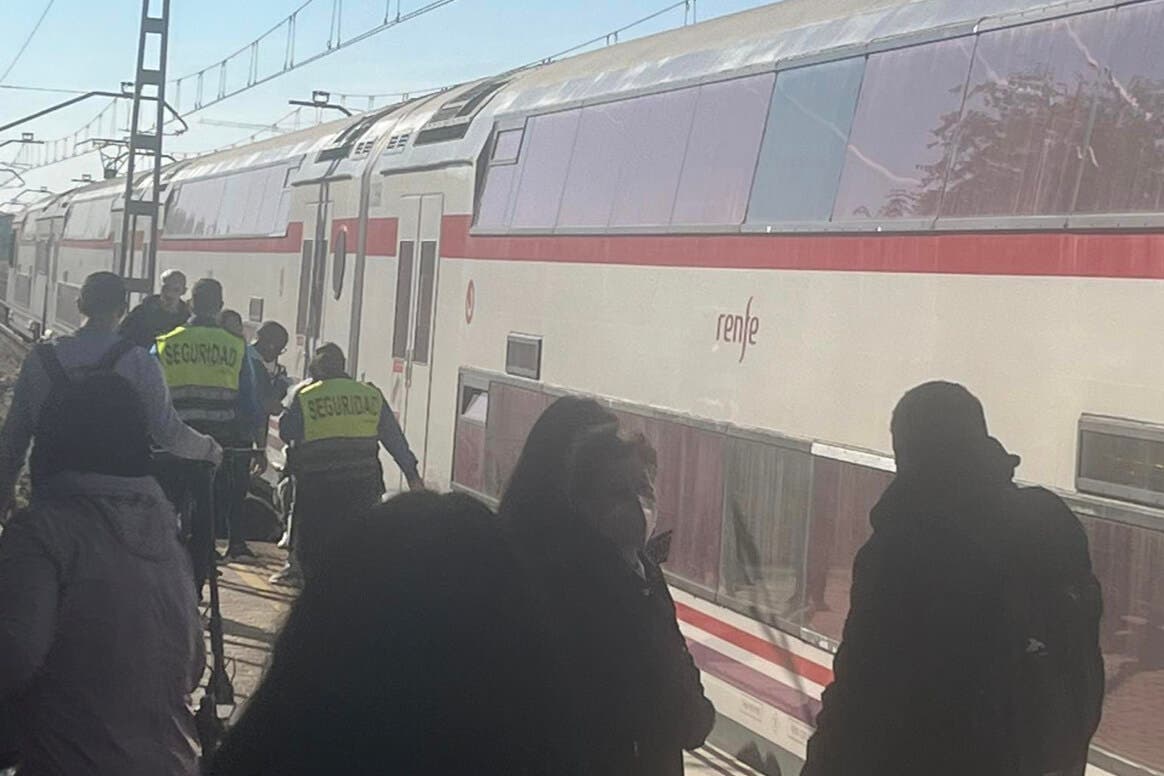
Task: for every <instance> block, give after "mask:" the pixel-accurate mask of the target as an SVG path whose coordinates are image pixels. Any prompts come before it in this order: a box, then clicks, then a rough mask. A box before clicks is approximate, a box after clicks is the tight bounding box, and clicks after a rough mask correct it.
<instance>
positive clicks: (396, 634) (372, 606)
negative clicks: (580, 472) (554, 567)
mask: <svg viewBox="0 0 1164 776" xmlns="http://www.w3.org/2000/svg"><path fill="white" fill-rule="evenodd" d="M341 527H342V531H341V535H340V536H338V537H337V541H336V543H335V544H334V545H333V546H334V549H335V551H336V557H335V561H336V562H335V563H330V564H326V565H324V566H323V567H321V569H320V573H319V574H318V575H317V576H314V577H311V578H310V579H309V580H308V582H307V585H306V587H305V589H304V590H303V592H302V593H301V594H300V596H299V598H298V599H297V600H296V602H295V603H294V605H293V606H292V609H291V613H290V615H289V617H288V619H287V622H286V624H285V625H284V627H283V629H282V632H281V633H280V634H279V637H278V639H277V640H276V642H275V645H274V650H273V655H272V660H271V664H270V666H269V668H268V670H267V673H266V675H265V676H264V677H263V681H262V683H261V684H260V685H259V687H258V689H257V690H256V692H255V694H254V696H253V697H252V698H251V700H250V701H249V702H248V703H247V705H246V706H245V707H244V708H243V710H242V714H241V717H240V718H239V720H238V721H237V722H236V723H235V724H234V726H233V727H232V728H231V729H230V730H229V731H228V732H227V735H226V738H225V739H224V741H223V743H222V745H221V746H220V748H219V749H218V751H217V752H216V753H215V754H214V755H213V756H212V757H211V758H210V761H209V764H208V766H207V768H206V773H208V774H211V775H212V776H315V775H316V774H344V775H345V776H360V775H361V774H369V776H370V775H372V774H383V773H399V774H409V776H448V774H457V773H473V774H487V775H490V776H559V774H568V773H569V771H568V770H567V769H564V768H562V767H561V765H560V764H559V763H556V762H554V761H553V760H552V759H551V758H550V756H549V754H548V751H547V749H546V741H547V738H548V736H547V735H546V732H545V730H544V726H545V725H546V724H548V721H549V720H550V719H551V718H552V717H553V710H552V709H551V708H550V707H549V706H548V705H547V704H546V703H545V702H544V699H545V697H546V696H545V687H546V681H545V676H544V673H543V672H542V671H541V670H540V669H539V666H541V665H543V664H544V655H543V654H542V653H541V652H540V649H541V642H540V641H539V640H538V638H537V634H536V632H535V630H534V628H533V627H532V625H531V622H530V618H529V616H528V615H529V610H530V607H531V605H532V604H531V603H530V593H529V591H528V589H527V588H526V587H525V586H524V584H523V580H522V578H521V576H520V574H519V573H518V572H517V567H516V563H515V561H514V559H513V557H512V555H511V554H510V552H509V549H508V547H507V546H506V544H505V540H504V537H503V536H502V535H501V532H500V531H499V530H498V527H497V524H496V521H495V520H494V519H493V515H492V513H490V512H489V510H488V509H487V508H486V507H484V506H483V505H481V504H480V503H479V502H477V501H475V500H473V499H472V498H470V497H468V496H464V495H459V494H450V495H437V494H435V493H428V492H413V493H407V494H403V495H400V496H397V497H396V498H393V499H392V500H391V501H389V502H387V503H386V504H382V505H378V506H377V507H375V508H374V509H373V510H372V511H371V512H369V513H367V514H366V515H364V516H363V517H361V518H358V519H352V520H344V521H341Z"/></svg>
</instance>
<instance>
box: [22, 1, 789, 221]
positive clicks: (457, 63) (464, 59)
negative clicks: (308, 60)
mask: <svg viewBox="0 0 1164 776" xmlns="http://www.w3.org/2000/svg"><path fill="white" fill-rule="evenodd" d="M154 2H155V3H156V4H160V0H154ZM301 2H302V0H172V2H171V26H170V57H169V72H170V76H171V77H176V76H179V75H185V74H187V73H189V72H191V71H195V70H199V69H201V68H203V67H205V66H207V65H210V64H212V63H214V62H216V61H218V60H221V59H222V58H223V57H224V56H225V55H227V54H229V53H231V52H232V51H234V50H235V49H237V48H239V47H241V46H243V45H245V44H246V43H248V42H249V41H250V40H252V39H253V38H255V37H256V36H258V35H259V34H261V33H263V32H265V31H266V30H267V29H268V28H270V27H271V26H273V25H274V24H275V23H276V22H277V21H278V20H279V19H281V18H282V17H285V16H286V15H287V14H288V13H290V12H291V11H292V10H294V9H295V8H296V7H297V6H299V5H300V4H301ZM385 2H386V0H345V1H344V2H343V8H344V14H343V19H342V26H341V31H342V34H343V36H344V37H345V38H346V37H350V36H351V34H352V33H353V32H354V31H356V30H359V29H364V28H366V27H368V26H371V23H374V22H375V20H377V19H381V20H382V19H383V16H384V11H385ZM388 2H390V3H391V6H392V9H393V12H394V11H395V8H396V3H397V0H388ZM765 2H767V0H698V2H697V8H698V14H699V18H700V19H707V18H711V17H713V16H720V15H722V14H726V13H733V12H736V11H740V10H744V9H746V8H752V7H755V6H758V5H763V4H765ZM46 3H47V0H3V2H0V30H2V31H3V35H2V39H3V41H4V42H3V43H2V44H0V73H2V72H3V71H4V70H5V69H7V67H8V64H9V62H10V61H11V60H12V57H13V56H14V55H15V53H16V49H17V47H18V46H19V44H20V43H21V42H22V41H23V40H24V38H25V36H26V35H27V34H28V31H29V30H31V29H32V27H33V25H34V24H35V23H36V20H37V18H38V17H39V16H40V14H41V12H42V11H43V10H44V7H45V4H46ZM401 3H402V6H403V10H404V11H405V12H408V11H409V10H410V9H414V8H417V7H420V6H422V5H424V4H425V3H426V0H401ZM669 4H670V3H669V1H668V0H525V1H523V0H456V1H455V2H453V3H452V4H451V5H448V6H446V7H444V8H441V9H438V10H436V11H433V12H431V13H429V14H427V15H425V16H422V17H420V18H417V19H414V20H412V21H409V22H407V23H405V24H402V25H400V26H398V27H395V28H392V29H388V30H385V31H384V32H382V33H380V34H379V35H377V36H375V37H372V38H370V39H368V40H365V41H363V42H361V43H358V44H356V45H354V46H352V47H350V48H348V49H345V50H343V51H339V52H337V53H334V54H332V55H331V56H329V57H327V58H325V59H323V60H321V61H319V62H315V63H313V64H311V65H307V66H306V67H304V68H301V69H299V70H296V71H293V72H291V73H288V74H286V75H283V76H282V77H280V78H277V79H275V80H274V81H272V82H270V83H268V84H265V85H263V86H260V87H257V88H255V89H253V90H251V91H249V92H247V93H245V94H242V95H239V96H237V97H235V98H233V99H231V100H229V101H227V102H224V103H221V104H219V105H216V106H212V107H209V108H206V109H204V110H203V111H201V112H199V113H198V114H195V115H194V116H192V117H191V118H190V125H191V131H190V132H189V133H187V134H186V135H184V136H182V137H179V138H168V139H167V144H168V148H170V149H172V150H183V151H200V150H205V149H210V148H215V147H218V146H221V145H225V144H228V143H232V142H235V141H237V140H240V139H242V138H243V137H245V136H247V135H249V134H250V133H251V131H252V130H250V129H246V128H227V127H220V126H213V125H207V124H202V123H200V121H202V120H206V119H209V120H212V121H234V122H253V123H264V122H271V121H273V120H275V119H277V118H279V117H280V116H282V115H284V114H285V113H286V112H287V111H288V110H290V107H289V106H288V105H287V100H288V99H292V98H307V97H309V96H310V94H311V91H312V90H313V89H324V90H328V91H332V92H348V93H385V92H400V91H408V90H419V89H423V88H425V87H432V86H439V85H444V84H449V83H455V82H459V81H465V80H469V79H473V78H476V77H479V76H483V75H488V74H490V73H496V72H499V71H502V70H505V69H508V68H510V67H513V66H515V65H519V64H524V63H526V62H529V61H531V60H535V59H539V58H541V57H544V56H547V55H549V54H553V53H556V52H558V51H560V50H562V49H566V48H569V47H570V46H572V45H574V44H577V43H581V42H582V41H584V40H587V39H589V38H592V37H595V36H598V35H602V34H604V33H606V32H608V31H609V30H612V29H615V28H617V27H621V26H623V25H624V24H627V23H629V22H631V21H634V20H635V19H638V18H641V17H643V16H646V15H647V14H650V13H652V12H654V11H656V10H659V9H661V8H663V7H665V6H667V5H669ZM140 8H141V5H140V3H139V2H138V0H55V2H54V3H53V5H52V8H51V9H50V10H49V13H48V15H47V16H46V18H45V20H44V22H43V24H42V25H41V27H40V29H39V30H38V32H37V34H36V35H35V37H34V38H33V39H32V42H31V43H30V44H29V46H28V49H27V50H26V51H25V53H24V55H23V56H22V57H21V59H20V60H19V62H18V63H17V65H16V67H15V68H13V70H12V72H11V73H10V74H9V75H8V77H7V78H6V79H5V80H4V81H3V83H2V84H0V86H3V85H10V84H12V85H23V86H45V87H60V88H68V89H112V90H117V88H118V84H119V83H120V82H121V81H123V80H130V79H132V78H133V68H134V64H135V57H136V49H137V34H138V21H139V13H140ZM331 8H332V0H315V2H314V3H313V5H312V7H311V8H310V9H309V10H308V11H307V12H305V13H304V14H303V16H302V17H301V18H300V20H299V25H298V29H299V32H298V35H297V51H298V53H299V56H300V57H302V56H303V53H304V52H309V51H315V50H318V49H320V48H323V47H325V45H326V41H327V39H328V30H329V23H330V16H331ZM682 23H683V11H682V9H679V10H676V11H672V12H670V13H668V14H666V15H665V16H663V17H661V18H659V19H657V20H655V21H653V22H650V23H648V24H645V25H642V26H640V27H638V28H636V29H635V30H633V31H632V32H630V33H627V37H638V36H640V35H644V34H649V33H651V32H656V31H659V30H662V29H668V28H672V27H676V26H679V25H681V24H682ZM624 39H626V37H624ZM282 41H283V38H280V40H279V41H278V42H277V43H275V44H274V45H273V46H272V47H271V53H272V55H273V56H275V57H277V58H278V59H279V61H280V62H281V61H282V46H283V45H284V44H283V42H282ZM215 86H216V83H215V84H211V83H210V82H209V81H208V83H207V85H206V87H205V88H206V89H207V91H209V90H211V89H212V88H215ZM184 88H186V87H184ZM65 98H66V95H51V94H37V93H26V92H17V91H11V90H8V89H3V88H0V123H7V122H8V121H11V120H14V119H16V118H19V117H21V116H24V115H27V114H28V113H31V112H34V111H36V110H38V109H40V108H42V107H46V106H48V105H51V104H53V103H54V102H56V101H59V100H62V99H65ZM102 106H103V103H102V102H100V101H98V100H96V99H94V100H92V101H90V102H87V103H83V104H81V105H78V106H74V107H72V108H69V109H66V110H63V111H60V112H58V113H56V114H54V115H52V116H49V117H45V118H43V119H39V120H37V121H35V122H33V123H32V124H29V125H27V126H25V127H22V128H21V129H24V130H30V131H34V132H35V133H36V134H37V136H38V137H45V138H54V137H60V136H63V135H66V134H71V133H72V132H73V131H74V130H75V129H77V127H79V126H80V125H82V124H84V123H85V122H86V121H88V120H89V119H91V118H92V117H93V115H94V114H96V113H97V111H98V110H100V108H101V107H102ZM17 132H18V130H13V131H11V132H9V133H5V134H3V135H0V140H3V139H6V138H9V137H13V136H15V135H16V133H17ZM12 152H13V146H8V147H7V148H5V149H3V150H2V151H0V163H3V162H4V161H7V160H9V159H11V158H12ZM84 172H88V173H91V174H93V176H94V177H100V174H99V164H98V161H97V158H96V156H95V155H92V156H90V157H86V158H84V159H80V160H74V161H71V162H65V163H62V164H58V165H55V166H53V167H50V168H47V169H45V170H41V171H37V172H32V173H29V174H27V175H26V176H25V177H26V179H27V181H28V183H29V185H34V186H39V185H47V186H49V187H50V188H51V189H54V190H60V189H63V188H66V187H68V186H69V185H70V183H69V180H70V178H72V177H75V176H79V175H80V174H81V173H84ZM0 180H2V178H0ZM18 190H19V189H12V188H9V189H0V200H4V199H7V198H8V196H10V195H11V194H12V193H15V192H16V191H18Z"/></svg>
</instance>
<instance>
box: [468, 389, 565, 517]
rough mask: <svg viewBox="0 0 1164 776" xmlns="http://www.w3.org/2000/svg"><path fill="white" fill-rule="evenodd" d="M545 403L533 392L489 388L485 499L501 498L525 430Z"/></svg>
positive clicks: (544, 399)
mask: <svg viewBox="0 0 1164 776" xmlns="http://www.w3.org/2000/svg"><path fill="white" fill-rule="evenodd" d="M549 403H550V397H548V396H547V395H546V394H544V393H542V392H541V391H538V390H535V389H531V388H521V387H518V386H516V385H508V384H506V383H501V382H493V383H492V384H491V385H490V387H489V415H488V420H487V422H486V425H485V463H484V469H485V476H484V487H485V491H484V492H485V494H486V495H488V496H493V497H494V498H500V497H501V493H502V491H503V490H504V489H505V483H507V482H508V481H509V475H511V474H512V473H513V467H514V466H515V465H516V464H517V458H518V456H519V455H521V448H522V447H523V446H524V445H525V438H526V436H527V435H528V434H529V430H530V429H531V428H533V424H534V422H535V421H536V420H537V419H538V416H539V415H541V414H542V412H543V411H544V410H545V409H546V407H548V406H549Z"/></svg>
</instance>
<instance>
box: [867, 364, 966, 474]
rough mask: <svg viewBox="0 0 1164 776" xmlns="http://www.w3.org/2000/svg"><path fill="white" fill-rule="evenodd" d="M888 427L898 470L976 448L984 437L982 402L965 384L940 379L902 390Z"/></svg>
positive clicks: (961, 453)
mask: <svg viewBox="0 0 1164 776" xmlns="http://www.w3.org/2000/svg"><path fill="white" fill-rule="evenodd" d="M889 427H890V432H891V433H892V435H893V452H894V456H895V457H896V458H897V464H898V469H899V470H900V469H902V468H905V469H910V468H914V467H916V466H918V465H921V464H923V463H924V462H926V461H927V460H931V461H935V460H943V461H944V460H948V459H949V458H950V457H951V456H954V457H957V456H961V455H964V454H966V453H968V452H971V451H977V450H978V449H979V448H981V446H982V445H983V444H984V443H985V442H986V440H987V431H986V414H985V412H984V411H983V409H982V402H980V401H978V399H977V397H975V396H974V394H972V393H970V391H968V390H967V389H966V387H965V386H963V385H959V384H958V383H951V382H946V381H944V380H934V381H932V382H928V383H922V384H921V385H918V386H915V387H913V388H911V389H909V390H908V391H906V393H905V395H904V396H902V397H901V400H900V401H898V403H897V406H896V407H895V408H894V410H893V419H892V420H891V421H890V426H889Z"/></svg>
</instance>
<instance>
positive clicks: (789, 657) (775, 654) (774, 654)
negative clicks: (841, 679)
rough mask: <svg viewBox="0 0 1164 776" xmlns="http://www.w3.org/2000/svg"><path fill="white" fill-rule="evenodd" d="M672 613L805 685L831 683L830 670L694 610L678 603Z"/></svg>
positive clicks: (825, 684)
mask: <svg viewBox="0 0 1164 776" xmlns="http://www.w3.org/2000/svg"><path fill="white" fill-rule="evenodd" d="M675 613H676V614H677V615H678V616H679V619H680V620H682V621H683V622H685V623H688V624H689V625H693V626H695V627H696V628H699V629H700V630H701V631H703V632H704V633H707V634H710V635H712V636H715V637H716V638H719V639H723V640H724V641H726V642H728V643H730V644H734V645H735V646H737V647H739V648H740V649H744V650H747V651H748V652H751V653H752V654H753V655H756V656H757V657H761V658H763V659H765V660H767V661H768V662H770V663H774V664H775V665H778V666H780V667H781V668H787V669H788V670H789V671H793V672H794V673H796V674H797V675H799V676H803V677H804V678H805V679H808V680H809V681H812V682H816V683H817V684H819V685H821V686H822V687H823V686H827V685H828V684H829V683H831V682H832V681H833V672H832V671H831V670H830V669H828V668H825V667H824V666H822V665H820V664H818V663H814V662H812V661H811V660H809V659H807V658H803V657H801V656H799V655H796V654H793V653H792V652H790V651H789V650H787V649H784V648H783V647H778V646H776V645H775V644H773V643H772V642H770V641H766V640H764V639H762V638H760V637H759V636H754V635H752V634H751V633H748V632H747V631H744V630H741V629H739V628H737V627H735V626H734V625H729V624H727V623H726V622H724V621H723V620H719V619H716V618H715V617H712V616H711V615H710V614H704V613H703V612H701V611H699V610H698V609H694V608H692V607H690V606H687V605H686V604H681V603H678V602H676V603H675Z"/></svg>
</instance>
